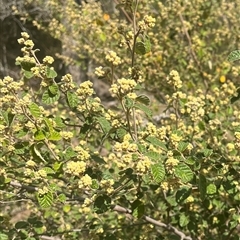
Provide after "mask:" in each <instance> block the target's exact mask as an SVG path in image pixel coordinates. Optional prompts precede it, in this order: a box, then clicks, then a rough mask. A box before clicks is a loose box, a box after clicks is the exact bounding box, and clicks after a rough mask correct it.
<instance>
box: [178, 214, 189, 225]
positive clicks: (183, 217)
mask: <svg viewBox="0 0 240 240" xmlns="http://www.w3.org/2000/svg"><path fill="white" fill-rule="evenodd" d="M188 223H189V218H188V216H186V215H184V214H181V215H180V219H179V225H180V226H181V227H185V226H187V225H188Z"/></svg>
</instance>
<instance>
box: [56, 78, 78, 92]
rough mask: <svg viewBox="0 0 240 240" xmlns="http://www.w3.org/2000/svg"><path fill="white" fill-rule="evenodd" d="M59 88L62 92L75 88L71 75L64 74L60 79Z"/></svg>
mask: <svg viewBox="0 0 240 240" xmlns="http://www.w3.org/2000/svg"><path fill="white" fill-rule="evenodd" d="M60 88H61V90H62V91H63V92H67V91H69V90H72V89H74V88H75V84H74V83H73V79H72V75H71V74H66V75H64V76H63V77H62V79H61V85H60Z"/></svg>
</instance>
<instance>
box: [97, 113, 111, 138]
mask: <svg viewBox="0 0 240 240" xmlns="http://www.w3.org/2000/svg"><path fill="white" fill-rule="evenodd" d="M96 120H97V122H98V123H99V124H100V126H101V128H102V130H103V132H104V133H105V134H107V133H108V132H109V131H110V129H111V124H110V122H109V121H108V120H107V119H106V118H105V117H98V118H96Z"/></svg>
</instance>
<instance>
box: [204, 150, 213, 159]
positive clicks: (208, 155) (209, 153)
mask: <svg viewBox="0 0 240 240" xmlns="http://www.w3.org/2000/svg"><path fill="white" fill-rule="evenodd" d="M202 152H203V155H204V157H210V156H211V155H212V153H213V150H212V149H208V148H206V149H203V150H202Z"/></svg>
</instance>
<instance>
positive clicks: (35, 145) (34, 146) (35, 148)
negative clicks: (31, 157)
mask: <svg viewBox="0 0 240 240" xmlns="http://www.w3.org/2000/svg"><path fill="white" fill-rule="evenodd" d="M31 148H32V150H33V154H35V155H36V156H37V157H38V158H40V159H41V160H42V161H43V162H46V160H45V159H44V158H43V157H42V155H41V153H40V151H39V150H38V148H37V144H33V145H32V146H31Z"/></svg>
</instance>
